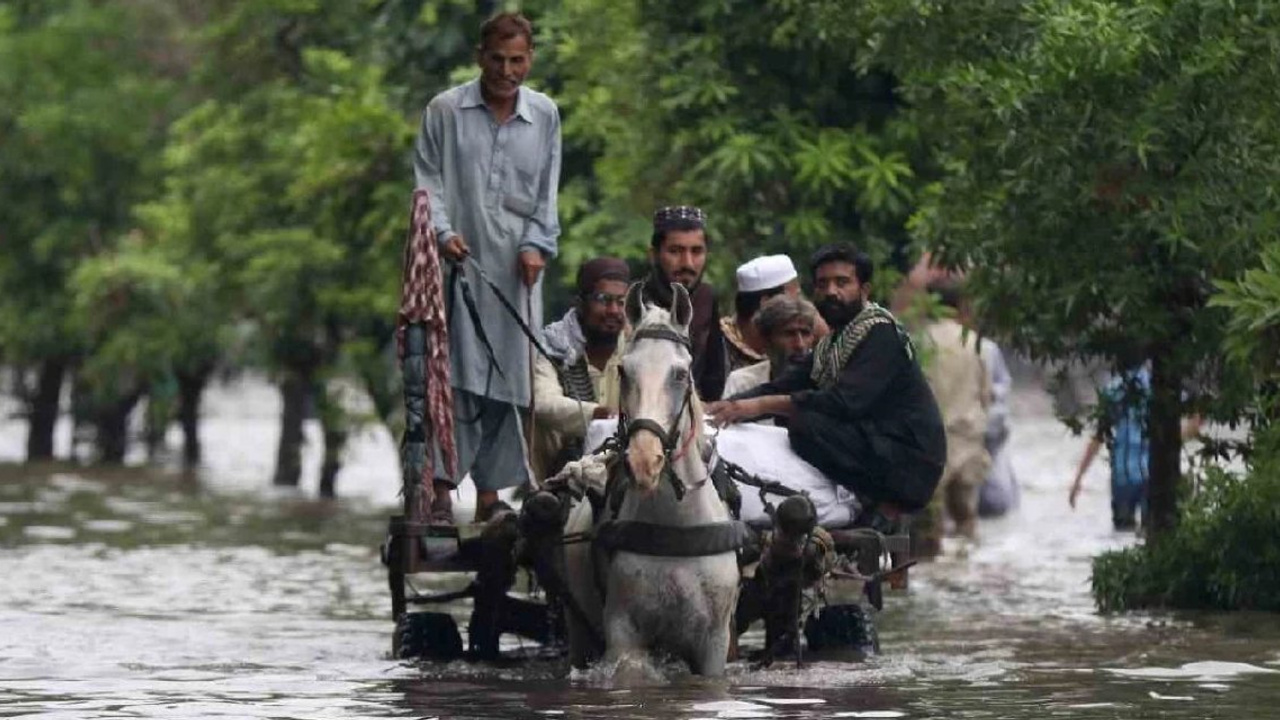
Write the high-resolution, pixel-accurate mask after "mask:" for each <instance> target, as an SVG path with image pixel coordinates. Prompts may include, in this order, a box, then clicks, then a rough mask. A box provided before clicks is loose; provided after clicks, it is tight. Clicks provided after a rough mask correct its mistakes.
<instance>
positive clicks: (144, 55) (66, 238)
mask: <svg viewBox="0 0 1280 720" xmlns="http://www.w3.org/2000/svg"><path fill="white" fill-rule="evenodd" d="M156 10H157V8H156V7H153V6H152V5H150V4H147V3H130V4H103V3H95V2H85V1H75V0H65V1H60V2H47V3H39V4H36V3H16V4H5V5H0V95H3V97H4V98H5V102H4V103H3V104H2V105H0V196H2V197H4V202H3V203H0V228H3V230H2V231H0V232H2V233H3V236H4V237H3V242H4V248H5V253H4V259H3V261H0V285H2V286H3V287H4V289H5V292H4V293H3V294H2V295H0V348H2V350H0V352H3V356H2V359H3V361H4V362H6V363H8V364H10V365H13V366H15V367H17V368H19V369H24V368H31V369H34V370H35V375H36V381H35V383H34V387H33V388H31V387H29V388H27V389H26V390H25V392H24V395H25V397H24V400H25V401H26V404H27V407H28V417H29V418H30V432H29V435H28V442H27V456H28V458H29V459H32V460H38V459H46V458H49V457H52V454H53V426H54V422H55V421H56V420H57V416H58V399H59V395H60V391H61V388H62V385H63V381H64V378H65V376H66V374H67V373H68V372H70V371H71V370H72V368H73V367H74V366H75V365H76V364H77V363H79V362H80V361H81V359H82V357H83V356H84V354H85V353H87V352H91V351H92V349H93V348H92V347H89V346H87V345H86V343H85V341H84V338H82V337H81V336H80V335H79V334H78V333H77V332H76V329H75V328H74V327H73V324H74V321H73V314H74V312H73V302H74V296H75V288H74V287H72V283H71V280H72V278H73V277H74V273H75V269H76V267H77V265H78V264H79V263H80V262H82V261H83V260H85V259H87V258H91V257H94V256H97V255H100V254H102V253H106V252H109V251H110V249H111V248H112V247H113V245H114V243H115V242H116V239H117V238H118V237H119V236H120V235H122V234H123V233H124V232H125V231H126V230H127V229H128V227H129V222H130V215H129V213H130V208H131V206H132V204H133V203H134V202H136V201H138V200H139V199H141V198H142V197H144V196H145V193H146V191H147V188H148V179H149V176H150V173H151V170H152V165H151V160H152V158H153V157H154V155H155V153H154V149H155V148H156V147H157V145H158V143H159V140H160V138H161V137H162V133H163V131H164V126H165V122H166V119H167V114H168V110H169V108H170V107H171V105H172V103H173V102H174V97H175V96H174V93H173V86H172V83H170V82H169V81H168V79H167V78H166V77H165V76H164V75H163V74H162V73H159V72H157V63H158V62H159V59H160V58H161V57H162V56H163V55H164V53H165V51H166V49H167V48H168V47H169V43H168V40H169V38H168V36H167V35H166V32H167V31H168V29H169V28H170V27H171V25H170V24H169V23H168V21H167V19H166V17H165V16H163V14H161V13H158V12H156ZM143 27H146V28H148V32H145V33H144V32H142V28H143ZM95 391H96V394H98V395H99V396H100V397H102V398H109V399H110V400H111V401H118V400H126V399H127V398H128V396H129V395H130V393H131V391H130V390H129V389H127V388H120V387H116V386H115V385H114V384H113V383H106V384H101V385H99V386H97V387H96V388H95Z"/></svg>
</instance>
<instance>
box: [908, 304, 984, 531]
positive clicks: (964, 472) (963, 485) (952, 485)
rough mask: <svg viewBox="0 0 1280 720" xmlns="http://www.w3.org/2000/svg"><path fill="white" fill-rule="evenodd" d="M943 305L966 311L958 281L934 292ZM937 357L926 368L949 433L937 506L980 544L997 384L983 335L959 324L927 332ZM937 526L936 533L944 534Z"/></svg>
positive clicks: (934, 325)
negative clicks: (982, 347)
mask: <svg viewBox="0 0 1280 720" xmlns="http://www.w3.org/2000/svg"><path fill="white" fill-rule="evenodd" d="M929 290H930V291H931V292H936V293H937V294H938V295H939V298H940V299H941V301H942V304H943V305H944V306H946V307H949V308H952V309H953V310H955V311H957V313H958V312H959V311H960V306H961V302H962V300H961V288H960V283H959V282H958V281H955V280H947V281H942V282H935V283H933V284H931V285H930V286H929ZM925 335H926V337H927V341H928V345H927V346H923V345H922V347H927V348H928V349H925V350H924V352H925V353H930V352H931V353H932V355H931V356H929V358H928V361H927V364H926V366H925V376H926V377H927V378H928V379H929V387H930V388H931V389H932V390H933V396H934V397H935V398H937V400H938V408H939V410H941V411H942V419H943V422H944V423H945V425H946V433H947V464H946V468H945V469H944V470H943V472H942V482H941V483H940V484H939V485H938V491H937V494H936V495H935V496H934V503H935V505H937V506H940V507H941V508H943V509H945V511H946V514H947V515H949V516H950V517H951V519H952V520H953V521H954V522H955V526H956V532H957V534H959V535H961V536H963V537H966V538H969V539H974V538H976V537H977V533H978V489H979V488H980V487H981V486H982V483H983V481H984V480H986V477H987V471H988V470H989V469H990V467H991V455H990V454H989V453H988V452H987V446H986V433H987V408H989V407H990V406H991V381H990V379H988V378H987V370H986V367H985V366H984V365H983V363H982V358H981V357H980V356H979V354H978V335H977V333H976V332H973V331H970V330H967V329H966V328H965V327H964V325H962V324H961V323H960V322H959V321H958V320H955V319H953V318H939V319H936V320H933V321H931V322H930V323H929V324H928V325H927V326H926V327H925ZM940 529H941V528H940V527H936V526H935V532H936V531H938V530H940Z"/></svg>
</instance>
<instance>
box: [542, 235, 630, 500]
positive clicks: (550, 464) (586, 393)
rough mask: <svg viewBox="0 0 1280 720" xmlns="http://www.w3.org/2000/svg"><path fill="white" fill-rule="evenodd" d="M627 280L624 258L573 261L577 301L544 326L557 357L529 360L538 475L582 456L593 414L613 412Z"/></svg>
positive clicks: (605, 415) (547, 474) (600, 415)
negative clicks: (576, 268)
mask: <svg viewBox="0 0 1280 720" xmlns="http://www.w3.org/2000/svg"><path fill="white" fill-rule="evenodd" d="M630 282H631V272H630V270H629V269H628V268H627V264H626V263H625V262H623V261H622V260H619V259H617V258H609V257H601V258H595V259H593V260H588V261H587V262H585V263H583V265H582V267H580V268H578V280H577V290H578V294H577V298H576V301H575V303H574V306H573V307H572V308H571V309H570V310H569V312H567V313H565V315H564V317H562V318H561V319H559V320H557V321H555V322H553V323H551V324H550V325H547V327H546V328H545V329H544V330H543V337H544V339H545V341H546V347H547V351H548V353H549V354H551V355H552V356H553V357H554V361H552V360H548V359H547V358H545V357H542V356H538V357H537V358H536V359H535V360H534V365H533V396H534V402H533V408H534V411H533V412H534V417H535V418H536V422H535V423H534V440H533V447H532V448H530V454H531V455H532V457H531V461H532V464H533V466H534V468H533V470H534V474H536V475H537V476H538V477H539V478H547V477H550V476H552V475H554V474H556V473H557V472H559V471H560V469H561V468H562V467H564V464H565V463H566V462H569V461H570V460H576V459H578V458H580V457H582V454H583V450H584V448H583V440H584V439H585V438H586V434H587V427H588V426H589V425H590V424H591V421H592V420H599V419H602V418H608V417H613V416H615V415H617V413H618V361H619V359H620V358H621V351H620V349H619V346H620V345H621V343H619V341H618V338H619V336H620V335H621V334H622V330H623V327H624V326H625V325H626V322H627V318H626V312H625V310H624V308H623V305H624V304H625V303H626V299H627V288H628V287H629V285H630ZM588 449H589V448H588Z"/></svg>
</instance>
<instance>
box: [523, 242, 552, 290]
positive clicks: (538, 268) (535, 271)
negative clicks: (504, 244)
mask: <svg viewBox="0 0 1280 720" xmlns="http://www.w3.org/2000/svg"><path fill="white" fill-rule="evenodd" d="M546 265H547V261H546V260H544V259H543V258H542V251H540V250H532V249H531V250H522V251H520V279H521V280H522V281H524V285H525V287H533V284H534V283H536V282H538V275H540V274H542V268H544V267H546Z"/></svg>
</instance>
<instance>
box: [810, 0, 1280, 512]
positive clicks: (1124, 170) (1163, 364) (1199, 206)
mask: <svg viewBox="0 0 1280 720" xmlns="http://www.w3.org/2000/svg"><path fill="white" fill-rule="evenodd" d="M839 6H840V4H839V3H834V2H830V3H817V4H815V5H813V7H812V12H814V13H817V14H818V17H819V18H821V17H823V16H822V13H824V12H825V13H829V15H827V16H826V18H827V19H828V20H831V19H832V18H835V17H837V16H841V15H843V14H844V13H845V12H846V11H844V10H843V9H842V8H840V7H839ZM856 12H857V19H858V23H857V33H858V34H859V37H858V39H859V40H860V41H861V43H862V45H863V46H864V47H866V48H867V49H868V50H869V51H870V52H869V55H868V56H867V57H868V61H869V62H875V63H877V64H883V65H886V66H887V67H889V68H890V69H891V70H892V71H893V72H895V73H896V74H897V75H899V76H900V77H901V78H903V81H904V91H903V94H904V97H905V98H906V100H907V101H908V102H909V103H910V104H911V105H912V106H913V108H914V109H913V111H912V114H913V116H914V117H915V119H916V120H917V122H918V123H919V125H920V127H921V132H922V133H923V134H924V135H925V136H926V137H928V138H929V139H930V141H931V142H932V143H933V144H934V145H935V147H936V152H937V158H938V162H939V164H940V165H941V167H943V168H945V170H946V172H945V174H944V176H943V177H942V178H941V179H940V180H939V181H938V182H937V183H936V185H934V186H933V187H932V188H931V189H930V191H929V193H928V195H927V197H926V201H925V206H924V208H923V210H922V211H921V212H920V213H919V214H918V216H917V217H916V220H915V227H914V229H915V231H916V233H917V234H918V235H919V236H920V237H921V238H923V239H925V240H926V241H927V242H928V243H929V244H930V245H931V246H932V247H933V248H934V249H935V250H936V251H937V254H938V256H939V257H941V258H942V259H943V261H944V262H946V263H948V264H951V265H954V266H961V267H965V268H967V269H968V270H969V280H970V282H969V286H970V287H971V288H972V289H973V291H974V292H975V294H976V295H977V297H978V301H979V305H980V308H981V311H982V314H983V316H984V317H985V318H986V320H987V321H988V322H989V323H990V324H991V328H992V329H993V330H994V331H996V332H997V333H998V334H999V335H1000V336H1001V337H1003V338H1004V339H1006V340H1007V341H1009V342H1010V343H1011V344H1012V345H1013V346H1014V347H1015V348H1016V349H1018V350H1020V351H1023V352H1026V353H1028V354H1030V355H1031V356H1032V357H1035V358H1059V359H1068V358H1082V359H1098V360H1102V361H1105V362H1106V363H1108V364H1109V365H1111V366H1112V367H1114V368H1117V369H1119V368H1124V367H1126V366H1129V365H1132V364H1134V363H1141V362H1149V363H1150V367H1151V379H1152V382H1151V386H1152V387H1151V405H1150V409H1151V412H1150V419H1149V432H1150V437H1151V464H1150V472H1151V480H1150V485H1149V488H1150V518H1149V519H1150V527H1151V529H1152V531H1153V532H1154V533H1155V534H1156V535H1159V534H1160V533H1163V532H1165V531H1167V530H1168V529H1169V528H1170V527H1171V526H1172V525H1173V523H1174V522H1175V519H1176V517H1177V511H1176V504H1177V493H1178V489H1177V488H1178V480H1179V477H1180V469H1179V459H1180V452H1181V438H1180V435H1179V418H1180V416H1181V415H1182V414H1183V413H1184V412H1185V411H1187V410H1188V409H1201V410H1205V411H1208V412H1209V413H1210V416H1211V417H1217V418H1219V419H1230V418H1233V417H1235V416H1237V415H1238V413H1239V412H1240V410H1241V409H1242V407H1243V400H1244V399H1245V398H1247V397H1248V392H1247V391H1246V392H1243V393H1240V392H1237V391H1238V390H1239V388H1240V387H1241V386H1242V385H1243V386H1244V387H1246V388H1247V387H1248V384H1247V382H1242V378H1241V377H1240V375H1239V374H1238V373H1236V372H1234V367H1233V366H1232V365H1231V364H1229V363H1225V362H1223V361H1222V352H1221V348H1222V341H1223V328H1224V325H1225V314H1224V313H1223V312H1222V311H1221V310H1218V309H1215V308H1211V307H1207V301H1208V299H1209V297H1210V295H1211V294H1212V292H1213V286H1212V284H1211V280H1212V279H1213V278H1222V277H1228V276H1233V275H1235V274H1236V273H1237V272H1238V271H1240V270H1241V269H1243V268H1244V267H1246V266H1247V265H1248V264H1249V263H1251V262H1252V259H1253V258H1255V257H1256V256H1257V253H1258V250H1259V248H1260V246H1261V244H1262V242H1263V241H1264V240H1265V239H1266V238H1267V237H1268V236H1270V235H1272V234H1274V232H1275V217H1276V216H1275V211H1276V201H1275V197H1274V188H1273V187H1272V185H1273V183H1272V182H1271V179H1273V178H1275V177H1278V176H1280V124H1278V123H1277V109H1278V108H1277V105H1276V103H1275V102H1274V100H1273V94H1274V88H1275V87H1276V86H1277V83H1280V65H1277V64H1276V63H1275V62H1273V61H1272V60H1273V59H1274V57H1275V47H1276V43H1277V41H1278V37H1280V7H1277V6H1275V5H1274V4H1273V3H1261V2H1259V3H1250V2H1246V3H1239V2H1227V1H1225V0H1224V1H1221V2H1217V1H1212V0H1205V1H1202V2H1185V3H1175V2H1163V1H1161V0H1144V1H1143V2H1135V3H1127V4H1119V3H1112V2H1102V1H1101V0H1096V1H1092V2H1078V3H1066V4H1064V3H1058V2H1049V1H1047V0H1045V1H1037V2H1029V3H1003V2H995V1H986V0H972V1H970V2H951V1H949V0H947V1H944V0H920V1H918V2H912V3H899V2H892V1H890V0H875V1H872V2H867V3H861V4H859V5H858V6H857V10H856ZM828 27H834V28H841V27H848V26H847V25H839V24H833V25H828ZM1215 398H1216V399H1217V400H1218V401H1217V402H1214V401H1215Z"/></svg>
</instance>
